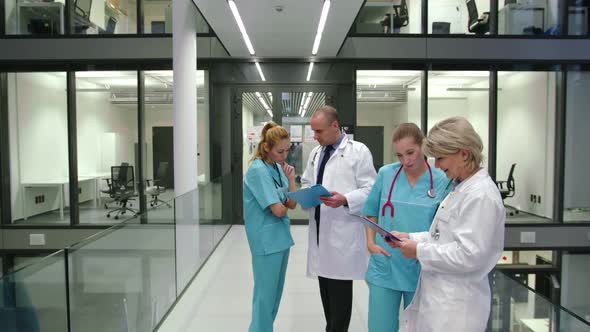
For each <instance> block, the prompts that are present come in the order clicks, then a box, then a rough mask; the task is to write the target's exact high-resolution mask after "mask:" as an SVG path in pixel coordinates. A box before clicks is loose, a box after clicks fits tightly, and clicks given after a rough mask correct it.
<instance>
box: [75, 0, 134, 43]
mask: <svg viewBox="0 0 590 332" xmlns="http://www.w3.org/2000/svg"><path fill="white" fill-rule="evenodd" d="M72 1H73V2H74V13H73V14H72V17H73V21H74V30H73V32H72V33H74V34H83V35H99V34H108V35H112V34H133V33H137V1H138V0H72Z"/></svg>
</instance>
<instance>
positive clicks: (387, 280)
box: [362, 162, 452, 292]
mask: <svg viewBox="0 0 590 332" xmlns="http://www.w3.org/2000/svg"><path fill="white" fill-rule="evenodd" d="M400 167H401V164H400V163H399V162H397V163H394V164H389V165H385V166H383V167H381V169H379V173H378V174H377V179H376V180H375V185H374V186H373V188H372V189H371V193H370V194H369V197H368V198H367V201H366V203H365V205H364V207H363V210H362V214H364V215H366V216H372V217H378V222H379V225H380V226H382V227H384V228H385V229H387V230H388V231H394V230H395V231H398V232H406V233H411V232H423V231H428V230H429V229H430V224H432V219H433V218H434V214H435V213H436V210H437V209H438V205H439V204H440V202H441V201H442V200H443V199H444V198H445V196H446V195H447V194H448V193H449V192H450V190H451V189H452V184H451V183H452V180H450V179H448V178H447V177H446V175H445V174H444V172H443V171H441V170H440V169H436V168H434V167H432V179H433V182H434V190H435V193H436V197H434V198H431V197H428V195H427V191H428V189H430V173H429V172H428V170H426V172H424V175H422V177H421V178H420V179H419V180H418V182H416V184H415V185H414V188H412V187H410V184H409V182H408V178H407V177H406V173H405V172H404V171H403V170H402V171H401V172H400V173H399V175H398V177H397V180H396V181H395V186H394V188H393V192H392V194H391V202H392V203H393V206H394V209H395V213H394V217H393V219H392V218H391V209H390V208H387V209H386V211H385V216H382V215H381V210H382V208H383V206H384V205H385V203H386V202H387V197H388V196H389V189H390V187H391V183H392V181H393V178H394V176H395V173H396V172H397V171H398V169H399V168H400ZM375 243H376V244H377V245H379V246H381V247H382V248H384V249H385V250H387V251H388V252H389V253H390V254H391V256H390V257H387V256H385V255H383V254H373V255H371V259H370V261H369V268H368V270H367V274H366V280H367V281H368V282H369V283H372V284H374V285H377V286H379V287H383V288H388V289H393V290H398V291H405V292H414V291H416V285H417V284H418V277H419V275H420V264H419V263H418V261H417V260H416V259H413V258H405V257H403V256H402V254H401V252H400V251H399V250H397V249H393V248H391V247H390V246H389V245H387V243H386V242H385V240H384V239H383V237H382V236H379V235H376V236H375Z"/></svg>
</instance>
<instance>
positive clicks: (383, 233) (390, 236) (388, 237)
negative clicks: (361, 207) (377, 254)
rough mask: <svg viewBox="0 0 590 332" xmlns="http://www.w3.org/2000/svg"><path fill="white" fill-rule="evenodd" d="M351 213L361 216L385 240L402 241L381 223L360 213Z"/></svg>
mask: <svg viewBox="0 0 590 332" xmlns="http://www.w3.org/2000/svg"><path fill="white" fill-rule="evenodd" d="M350 215H351V216H354V217H357V218H359V219H360V220H361V221H362V222H363V223H365V225H367V226H369V227H370V228H371V229H372V230H374V231H375V232H377V233H378V234H379V235H381V236H383V238H384V239H385V241H399V242H401V241H402V240H401V239H400V238H399V237H397V236H395V235H393V234H391V233H389V232H388V231H387V230H386V229H385V228H383V227H381V226H379V224H377V223H375V222H373V221H372V220H371V219H368V218H365V217H363V216H359V215H358V214H352V213H350Z"/></svg>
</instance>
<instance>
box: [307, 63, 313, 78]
mask: <svg viewBox="0 0 590 332" xmlns="http://www.w3.org/2000/svg"><path fill="white" fill-rule="evenodd" d="M312 71H313V62H310V63H309V69H308V70H307V81H308V82H309V80H310V79H311V72H312Z"/></svg>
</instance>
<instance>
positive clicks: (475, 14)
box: [428, 0, 490, 34]
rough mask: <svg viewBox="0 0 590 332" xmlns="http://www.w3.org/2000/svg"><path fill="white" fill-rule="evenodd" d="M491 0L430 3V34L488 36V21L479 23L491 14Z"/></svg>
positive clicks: (437, 0)
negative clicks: (482, 16)
mask: <svg viewBox="0 0 590 332" xmlns="http://www.w3.org/2000/svg"><path fill="white" fill-rule="evenodd" d="M489 11H490V1H489V0H469V1H465V0H436V1H432V0H431V1H428V33H431V34H465V33H469V34H486V33H488V31H489V24H488V22H487V20H483V21H479V22H478V20H477V19H478V18H479V17H480V15H482V14H483V13H486V12H487V13H489Z"/></svg>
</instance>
